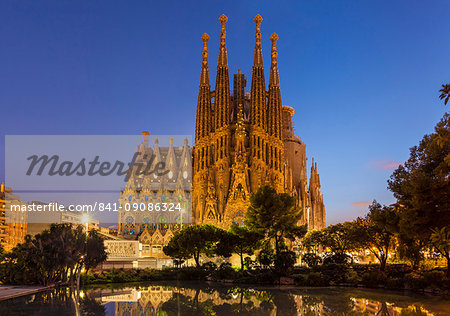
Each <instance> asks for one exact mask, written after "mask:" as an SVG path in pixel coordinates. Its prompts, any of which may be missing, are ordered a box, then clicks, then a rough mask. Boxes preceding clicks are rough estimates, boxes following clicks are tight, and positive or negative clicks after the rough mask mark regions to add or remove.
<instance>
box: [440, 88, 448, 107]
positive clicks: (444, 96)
mask: <svg viewBox="0 0 450 316" xmlns="http://www.w3.org/2000/svg"><path fill="white" fill-rule="evenodd" d="M439 92H441V95H440V96H439V99H441V100H444V104H447V102H448V100H449V99H450V84H443V85H442V89H441V90H439Z"/></svg>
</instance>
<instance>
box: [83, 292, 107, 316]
mask: <svg viewBox="0 0 450 316" xmlns="http://www.w3.org/2000/svg"><path fill="white" fill-rule="evenodd" d="M80 313H81V315H83V316H102V315H106V311H105V306H103V305H101V304H100V303H99V302H97V301H96V300H95V299H94V298H90V297H89V296H86V297H84V298H83V299H81V300H80Z"/></svg>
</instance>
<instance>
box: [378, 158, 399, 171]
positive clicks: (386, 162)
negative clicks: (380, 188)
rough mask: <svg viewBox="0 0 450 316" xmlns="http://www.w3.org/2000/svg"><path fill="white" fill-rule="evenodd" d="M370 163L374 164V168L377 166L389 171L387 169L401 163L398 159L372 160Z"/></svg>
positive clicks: (394, 167) (391, 168) (392, 168)
mask: <svg viewBox="0 0 450 316" xmlns="http://www.w3.org/2000/svg"><path fill="white" fill-rule="evenodd" d="M372 164H373V165H374V166H375V168H377V169H379V170H384V171H389V170H394V169H396V168H397V167H398V166H400V165H401V164H402V163H401V162H399V161H392V160H386V159H381V160H375V161H373V162H372Z"/></svg>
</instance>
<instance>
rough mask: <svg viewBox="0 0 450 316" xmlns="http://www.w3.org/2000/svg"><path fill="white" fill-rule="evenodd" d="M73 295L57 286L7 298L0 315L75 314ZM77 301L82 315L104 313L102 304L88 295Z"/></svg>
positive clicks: (1, 307)
mask: <svg viewBox="0 0 450 316" xmlns="http://www.w3.org/2000/svg"><path fill="white" fill-rule="evenodd" d="M73 295H75V293H74V292H72V291H70V289H68V288H57V289H54V290H51V291H46V292H40V293H36V294H33V295H29V296H24V297H19V298H16V299H11V300H7V301H4V302H1V304H0V315H46V316H47V315H48V316H52V315H55V316H62V315H75V310H76V308H75V306H74V299H73ZM79 303H80V306H79V308H80V312H81V314H82V315H95V316H97V315H99V316H101V315H105V308H104V306H102V305H101V304H100V303H99V302H97V301H96V300H95V299H93V298H90V297H89V296H85V297H84V298H83V299H81V298H80V299H79Z"/></svg>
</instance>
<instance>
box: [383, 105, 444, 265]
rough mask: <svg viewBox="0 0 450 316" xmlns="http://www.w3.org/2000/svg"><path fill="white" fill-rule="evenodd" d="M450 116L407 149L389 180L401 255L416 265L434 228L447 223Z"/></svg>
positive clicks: (427, 244)
mask: <svg viewBox="0 0 450 316" xmlns="http://www.w3.org/2000/svg"><path fill="white" fill-rule="evenodd" d="M449 179H450V115H449V113H446V114H445V115H444V117H443V118H442V119H441V121H440V122H439V123H438V124H437V125H436V127H435V132H434V133H432V134H430V135H425V136H424V137H423V139H422V140H421V142H420V144H419V145H418V146H414V147H412V148H411V149H410V157H409V159H408V160H407V161H406V162H405V163H404V164H403V165H401V166H399V167H398V168H397V169H396V170H395V171H394V173H393V174H392V175H391V178H390V180H389V181H388V187H389V189H390V190H391V191H392V192H393V193H394V196H395V198H396V199H397V201H398V203H397V206H396V209H397V211H398V213H399V217H400V219H399V234H398V236H399V242H400V249H399V250H400V254H402V255H403V256H404V257H406V258H408V259H410V260H411V261H412V262H413V266H414V267H417V265H418V264H419V261H420V260H421V258H422V255H421V253H422V252H423V250H424V249H425V248H426V247H428V246H429V245H430V243H429V239H430V235H431V233H432V231H431V230H432V229H433V228H439V229H440V228H442V227H445V226H450V211H449V210H450V190H449V181H450V180H449Z"/></svg>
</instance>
